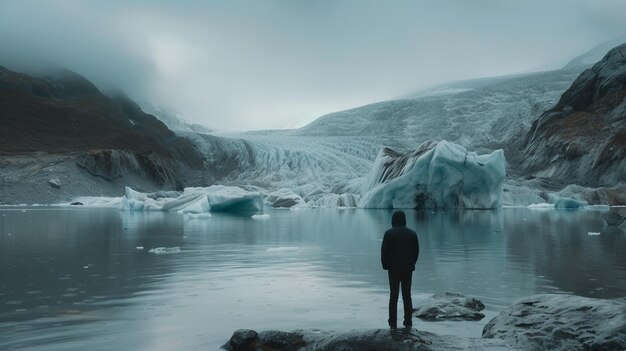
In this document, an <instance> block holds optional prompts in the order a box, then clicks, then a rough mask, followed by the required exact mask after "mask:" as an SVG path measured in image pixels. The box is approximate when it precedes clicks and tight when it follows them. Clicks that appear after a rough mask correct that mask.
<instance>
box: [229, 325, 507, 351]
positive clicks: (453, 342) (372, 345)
mask: <svg viewBox="0 0 626 351" xmlns="http://www.w3.org/2000/svg"><path fill="white" fill-rule="evenodd" d="M222 349H225V350H230V351H277V350H279V351H296V350H300V351H381V350H389V351H391V350H393V351H413V350H420V351H439V350H441V351H443V350H494V351H495V350H506V346H505V344H504V343H502V342H501V341H499V340H488V339H481V338H460V337H455V336H451V335H437V334H433V333H429V332H423V331H418V330H416V329H398V330H390V329H371V330H355V331H351V332H347V333H333V332H322V331H302V330H299V331H295V332H292V333H286V332H278V331H266V332H261V333H257V332H256V331H253V330H238V331H236V332H235V333H234V334H233V336H232V337H231V339H230V340H229V341H228V342H227V343H226V344H225V345H224V346H223V347H222Z"/></svg>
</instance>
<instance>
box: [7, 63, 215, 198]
mask: <svg viewBox="0 0 626 351" xmlns="http://www.w3.org/2000/svg"><path fill="white" fill-rule="evenodd" d="M0 125H2V128H0V190H1V191H0V203H13V202H16V201H20V202H22V201H26V199H30V200H28V201H29V202H52V201H59V200H68V199H69V198H70V197H72V196H76V195H84V194H85V193H88V192H91V193H96V194H102V195H107V194H116V193H117V192H123V189H124V185H132V186H136V187H138V188H141V189H146V190H156V189H160V188H180V187H182V186H183V184H185V183H188V182H189V180H190V179H191V178H190V177H189V174H191V173H194V172H200V171H201V170H202V169H203V168H204V159H203V155H202V154H201V153H199V152H198V151H197V150H196V148H195V147H194V146H193V144H192V143H191V142H189V140H187V139H185V138H181V137H179V136H177V135H176V134H174V133H173V132H172V131H171V130H169V129H168V128H167V127H166V126H165V125H164V124H163V123H162V122H160V121H159V120H158V119H156V118H155V117H154V116H152V115H149V114H146V113H144V112H143V111H142V110H141V109H140V108H139V106H138V105H137V104H135V103H134V102H133V101H132V100H130V99H129V98H128V97H126V96H124V95H122V94H118V95H117V96H115V97H114V98H110V97H108V96H106V95H104V94H102V93H101V92H100V91H99V90H98V89H97V88H96V87H95V86H94V85H93V84H92V83H91V82H89V81H88V80H86V79H85V78H83V77H82V76H80V75H78V74H76V73H73V72H70V71H67V70H55V71H50V72H47V73H46V75H45V76H42V77H33V76H30V75H27V74H23V73H17V72H13V71H11V70H8V69H6V68H4V67H1V66H0Z"/></svg>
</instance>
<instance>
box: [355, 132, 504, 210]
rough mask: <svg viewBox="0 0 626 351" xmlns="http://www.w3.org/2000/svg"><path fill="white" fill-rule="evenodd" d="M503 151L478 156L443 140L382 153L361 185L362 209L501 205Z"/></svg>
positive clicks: (387, 150)
mask: <svg viewBox="0 0 626 351" xmlns="http://www.w3.org/2000/svg"><path fill="white" fill-rule="evenodd" d="M504 176H505V159H504V153H503V151H502V150H496V151H494V152H492V153H491V154H487V155H477V154H476V153H475V152H468V151H467V150H466V149H465V148H464V147H463V146H460V145H457V144H454V143H450V142H447V141H427V142H425V143H423V144H421V145H420V146H419V147H418V148H417V149H416V150H415V151H413V152H409V153H406V154H400V153H398V152H396V151H394V150H392V149H389V148H384V149H383V150H381V151H380V152H379V154H378V156H377V158H376V160H375V161H374V165H373V167H372V170H371V171H370V173H369V174H368V176H367V177H366V179H365V181H364V185H363V190H362V193H363V196H362V198H361V201H360V202H359V207H362V208H468V209H488V208H498V207H500V206H501V205H502V184H503V182H504Z"/></svg>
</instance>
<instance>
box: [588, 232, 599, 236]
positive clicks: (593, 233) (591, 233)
mask: <svg viewBox="0 0 626 351" xmlns="http://www.w3.org/2000/svg"><path fill="white" fill-rule="evenodd" d="M587 235H589V236H596V235H600V233H598V232H588V233H587Z"/></svg>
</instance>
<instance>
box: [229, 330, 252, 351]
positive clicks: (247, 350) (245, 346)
mask: <svg viewBox="0 0 626 351" xmlns="http://www.w3.org/2000/svg"><path fill="white" fill-rule="evenodd" d="M258 342H259V333H257V332H256V331H254V330H250V329H238V330H235V332H234V333H233V336H231V337H230V340H229V341H228V342H227V343H226V345H224V346H223V348H224V349H226V350H232V351H255V350H256V346H257V343H258Z"/></svg>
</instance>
